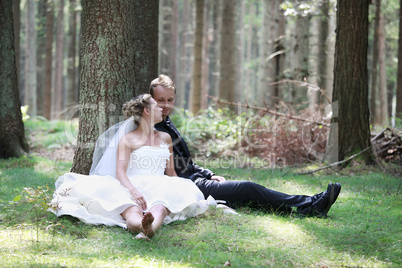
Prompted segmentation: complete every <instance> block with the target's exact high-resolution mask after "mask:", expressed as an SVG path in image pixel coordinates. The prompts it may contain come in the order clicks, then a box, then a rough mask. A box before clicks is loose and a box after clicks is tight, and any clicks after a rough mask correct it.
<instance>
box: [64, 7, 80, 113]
mask: <svg viewBox="0 0 402 268" xmlns="http://www.w3.org/2000/svg"><path fill="white" fill-rule="evenodd" d="M68 19H69V22H68V41H69V44H68V57H67V88H66V98H65V103H66V105H65V106H66V109H71V107H73V106H74V105H76V104H77V103H78V99H77V97H78V89H77V88H76V87H75V86H76V76H75V74H76V70H75V68H76V48H77V38H76V36H77V0H70V2H69V18H68Z"/></svg>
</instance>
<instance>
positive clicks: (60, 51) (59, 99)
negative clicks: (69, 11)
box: [52, 0, 64, 118]
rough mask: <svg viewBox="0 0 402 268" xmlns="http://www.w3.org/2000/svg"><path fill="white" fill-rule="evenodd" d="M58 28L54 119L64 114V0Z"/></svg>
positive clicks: (58, 18) (60, 3)
mask: <svg viewBox="0 0 402 268" xmlns="http://www.w3.org/2000/svg"><path fill="white" fill-rule="evenodd" d="M56 28H57V37H56V55H55V57H56V67H55V76H54V101H53V103H54V105H53V113H52V118H61V116H62V113H63V60H64V0H60V1H59V6H58V12H57V26H56Z"/></svg>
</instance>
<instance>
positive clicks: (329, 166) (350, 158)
mask: <svg viewBox="0 0 402 268" xmlns="http://www.w3.org/2000/svg"><path fill="white" fill-rule="evenodd" d="M370 148H371V146H370V147H367V148H366V149H364V150H363V151H361V152H359V153H357V154H354V155H352V156H350V157H349V158H347V159H345V160H342V161H338V162H335V163H332V164H330V165H328V166H324V167H320V168H317V169H314V170H311V171H306V172H302V173H298V175H307V174H313V173H315V172H317V171H320V170H324V169H327V168H332V167H335V166H337V165H340V164H343V163H345V162H348V161H350V160H352V159H353V158H355V157H356V156H359V155H361V154H362V153H364V152H365V151H367V150H369V149H370Z"/></svg>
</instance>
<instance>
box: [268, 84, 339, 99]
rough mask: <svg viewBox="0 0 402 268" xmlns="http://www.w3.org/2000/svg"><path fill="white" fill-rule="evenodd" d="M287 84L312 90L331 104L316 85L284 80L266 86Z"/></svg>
mask: <svg viewBox="0 0 402 268" xmlns="http://www.w3.org/2000/svg"><path fill="white" fill-rule="evenodd" d="M287 83H288V84H296V85H298V86H299V87H307V88H309V89H312V90H314V91H316V92H320V93H321V95H323V96H324V98H325V99H326V100H327V101H328V103H330V104H331V103H332V102H331V100H330V98H329V97H328V96H327V95H326V94H325V92H324V90H323V89H322V88H320V87H319V86H317V85H313V84H309V83H307V82H306V81H297V80H288V79H284V80H281V81H277V82H272V83H269V84H268V85H270V86H271V85H278V84H287Z"/></svg>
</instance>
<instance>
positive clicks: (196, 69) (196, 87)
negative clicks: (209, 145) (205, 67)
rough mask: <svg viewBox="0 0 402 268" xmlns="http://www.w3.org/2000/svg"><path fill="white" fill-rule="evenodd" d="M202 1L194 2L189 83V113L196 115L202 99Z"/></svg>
mask: <svg viewBox="0 0 402 268" xmlns="http://www.w3.org/2000/svg"><path fill="white" fill-rule="evenodd" d="M204 4H205V2H204V0H196V1H195V9H196V15H195V21H196V23H195V36H194V52H193V55H194V61H193V75H192V83H191V91H190V92H191V94H190V96H191V97H190V107H191V109H190V110H191V112H192V113H194V114H196V113H198V112H199V111H200V110H201V98H202V96H201V95H202V94H201V93H202V88H203V84H202V41H203V28H204Z"/></svg>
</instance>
